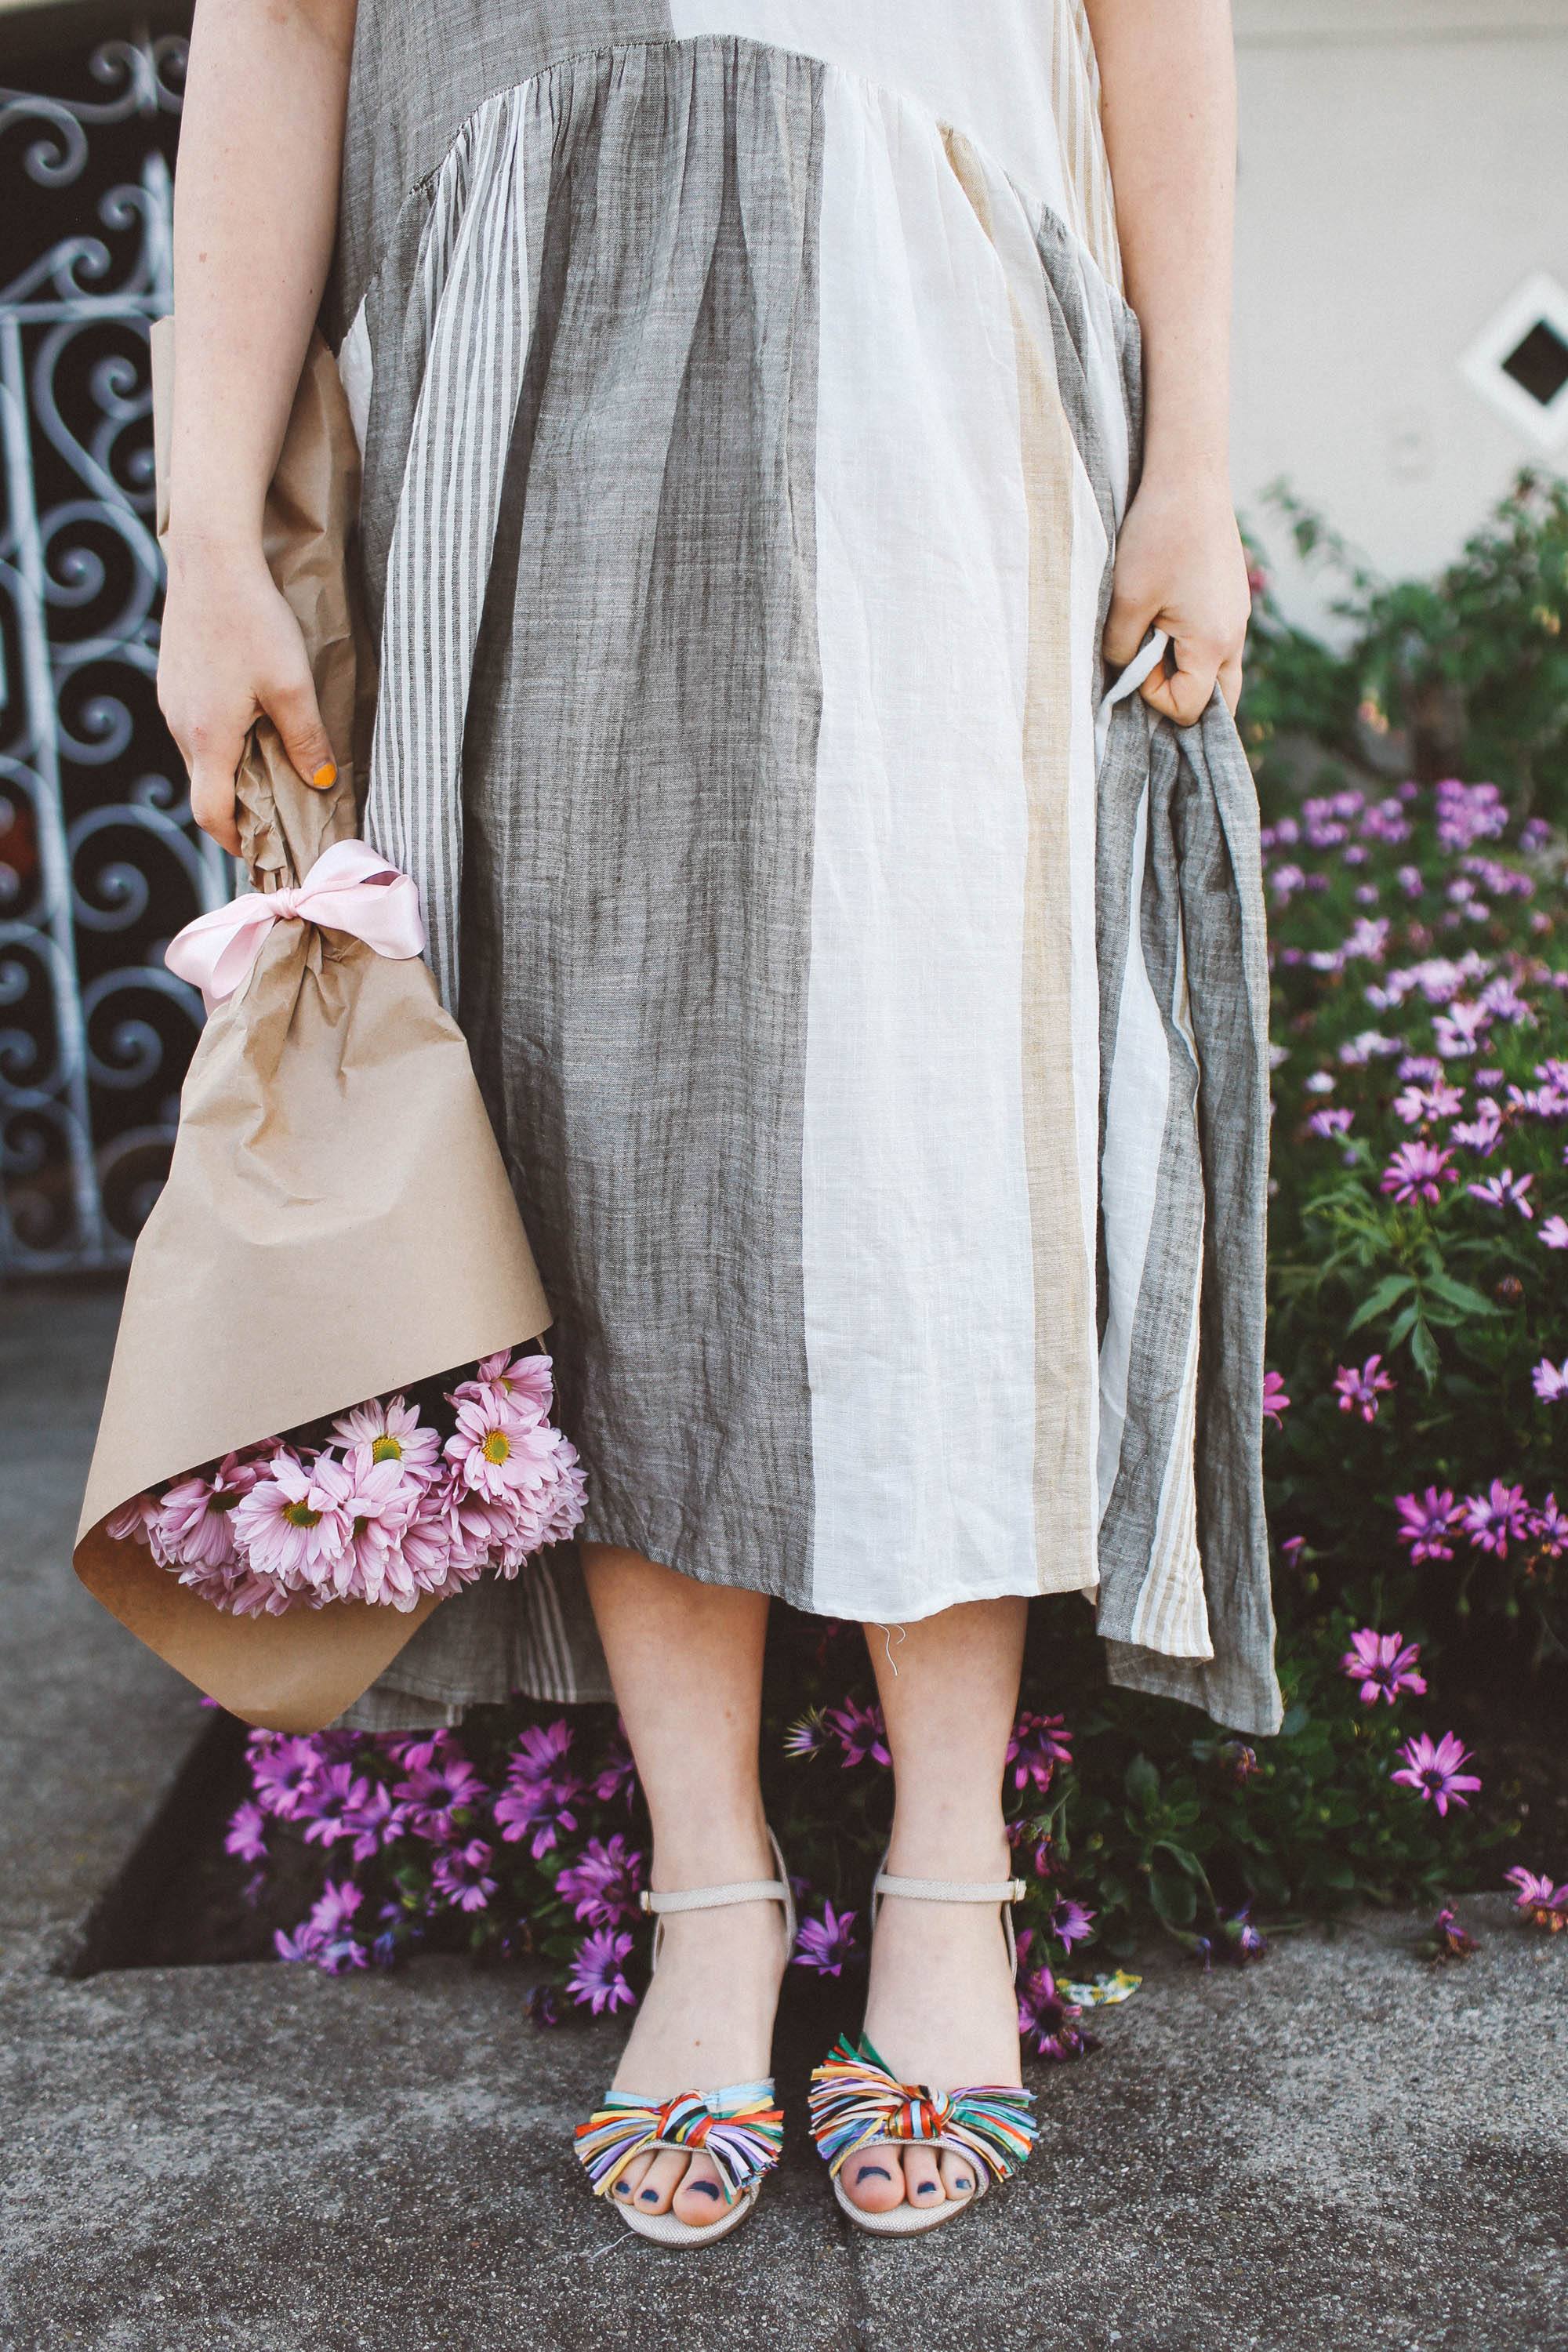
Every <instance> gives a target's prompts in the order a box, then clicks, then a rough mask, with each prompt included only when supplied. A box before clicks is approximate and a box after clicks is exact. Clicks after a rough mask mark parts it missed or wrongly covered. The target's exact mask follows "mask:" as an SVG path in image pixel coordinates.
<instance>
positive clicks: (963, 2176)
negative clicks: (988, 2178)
mask: <svg viewBox="0 0 1568 2352" xmlns="http://www.w3.org/2000/svg"><path fill="white" fill-rule="evenodd" d="M952 2185H953V2187H954V2188H955V2189H967V2188H968V2186H969V2175H968V2173H967V2172H961V2173H960V2174H959V2175H958V2176H957V2178H956V2179H955V2180H954V2181H953V2184H952Z"/></svg>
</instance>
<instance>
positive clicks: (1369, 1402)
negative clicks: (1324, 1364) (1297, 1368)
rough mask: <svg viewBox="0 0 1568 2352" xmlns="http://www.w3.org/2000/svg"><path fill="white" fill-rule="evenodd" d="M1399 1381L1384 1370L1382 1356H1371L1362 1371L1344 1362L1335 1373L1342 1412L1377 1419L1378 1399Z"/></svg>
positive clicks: (1366, 1420) (1372, 1419)
mask: <svg viewBox="0 0 1568 2352" xmlns="http://www.w3.org/2000/svg"><path fill="white" fill-rule="evenodd" d="M1396 1385H1397V1383H1396V1382H1395V1381H1394V1380H1393V1379H1392V1378H1391V1377H1390V1375H1389V1374H1388V1373H1387V1372H1385V1371H1384V1370H1383V1358H1382V1357H1381V1356H1369V1357H1368V1358H1367V1360H1366V1361H1365V1363H1364V1364H1363V1366H1362V1368H1361V1370H1360V1371H1359V1372H1358V1371H1356V1370H1353V1368H1352V1366H1351V1365H1349V1364H1342V1365H1341V1366H1340V1368H1339V1370H1338V1371H1337V1372H1336V1373H1335V1374H1334V1387H1335V1388H1336V1390H1337V1391H1339V1400H1340V1411H1341V1412H1360V1414H1361V1417H1362V1419H1363V1421H1365V1422H1373V1421H1375V1420H1376V1419H1377V1401H1378V1398H1379V1397H1380V1396H1382V1395H1385V1394H1386V1393H1387V1391H1389V1390H1390V1389H1392V1388H1394V1387H1395V1386H1396Z"/></svg>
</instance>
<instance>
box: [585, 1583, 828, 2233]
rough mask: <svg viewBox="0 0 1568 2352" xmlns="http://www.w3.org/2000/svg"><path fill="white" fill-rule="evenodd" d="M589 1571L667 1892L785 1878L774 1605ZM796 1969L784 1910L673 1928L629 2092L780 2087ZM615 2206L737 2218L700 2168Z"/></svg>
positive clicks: (705, 1918) (637, 2027)
mask: <svg viewBox="0 0 1568 2352" xmlns="http://www.w3.org/2000/svg"><path fill="white" fill-rule="evenodd" d="M584 1570H585V1572H586V1576H587V1583H588V1594H589V1598H590V1600H591V1601H592V1602H593V1606H594V1615H595V1619H596V1621H597V1622H598V1628H599V1637H600V1640H601V1641H602V1642H603V1643H604V1646H605V1658H606V1659H607V1661H608V1664H609V1669H610V1679H611V1682H612V1683H613V1684H614V1685H615V1692H616V1700H617V1701H618V1703H619V1706H620V1710H621V1715H622V1717H623V1719H624V1720H625V1723H626V1734H627V1737H628V1738H629V1739H630V1741H631V1748H632V1754H633V1755H634V1756H635V1757H636V1759H637V1778H638V1779H639V1780H640V1781H641V1783H642V1789H643V1794H644V1796H645V1797H646V1798H647V1806H648V1811H649V1814H650V1815H651V1817H652V1823H653V1867H652V1873H651V1884H652V1885H653V1886H654V1888H655V1889H656V1890H657V1891H660V1892H669V1891H671V1890H674V1889H677V1888H679V1887H683V1886H713V1885H723V1884H724V1883H725V1882H727V1881H729V1880H731V1879H737V1878H772V1877H773V1874H774V1865H773V1854H772V1851H771V1849H770V1848H769V1845H768V1840H767V1831H766V1827H765V1824H764V1822H763V1799H762V1790H761V1789H760V1787H759V1785H758V1780H757V1741H758V1737H759V1733H760V1729H761V1722H762V1690H763V1636H764V1634H765V1633H766V1630H767V1617H768V1604H767V1600H766V1597H765V1596H764V1595H763V1594H762V1593H759V1592H742V1591H736V1590H734V1589H733V1588H731V1587H730V1586H727V1585H715V1584H698V1583H696V1582H694V1580H692V1579H691V1578H690V1577H688V1576H679V1575H677V1574H676V1572H675V1570H673V1569H668V1568H660V1567H658V1566H656V1564H655V1563H654V1562H653V1561H652V1560H647V1559H641V1558H640V1557H639V1556H638V1554H637V1553H636V1552H629V1551H617V1550H616V1549H613V1548H612V1547H610V1546H609V1545H607V1544H589V1545H585V1546H584ZM787 1958H788V1954H787V1952H786V1951H785V1948H784V1915H783V1913H782V1912H781V1910H780V1909H779V1906H777V1904H774V1903H745V1904H739V1905H736V1906H734V1907H733V1908H731V1909H728V1910H722V1911H694V1912H675V1913H672V1914H670V1915H669V1916H668V1917H667V1919H666V1921H665V1930H664V1944H663V1949H662V1951H661V1952H660V1955H659V1964H658V1975H657V1977H656V1978H655V1979H654V1981H653V1983H652V1985H651V1986H650V1987H649V1989H648V1991H647V1996H646V1998H645V1999H644V2000H643V2003H642V2006H641V2007H640V2009H639V2010H638V2011H637V2019H636V2021H635V2023H634V2024H633V2027H632V2033H631V2039H630V2041H629V2042H627V2044H626V2055H625V2057H624V2058H623V2059H622V2061H621V2063H620V2066H619V2068H618V2069H617V2071H616V2081H615V2087H616V2089H617V2090H627V2091H635V2092H637V2093H641V2094H646V2095H647V2096H649V2097H651V2098H668V2097H669V2096H671V2095H673V2094H674V2093H676V2092H678V2091H693V2090H699V2091H717V2090H721V2089H723V2088H725V2087H726V2086H727V2085H728V2084H731V2083H750V2082H755V2081H758V2080H760V2079H761V2078H763V2076H765V2075H767V2074H771V2073H772V2071H773V2069H772V2062H771V2058H770V2054H769V2053H770V2051H771V2048H772V2043H773V2011H774V2010H775V2008H776V2007H777V2004H778V1991H779V1984H780V1981H781V1979H782V1978H783V1974H784V1965H785V1962H786V1960H787ZM616 2194H617V2196H619V2197H621V2198H623V2199H624V2200H627V2201H630V2200H633V2199H635V2200H636V2201H637V2207H638V2210H640V2211H644V2212H648V2213H662V2212H665V2211H667V2210H668V2211H672V2212H673V2213H674V2214H675V2215H676V2217H677V2218H678V2219H679V2220H680V2221H691V2222H695V2223H698V2224H699V2225H700V2224H702V2223H704V2222H708V2221H716V2220H717V2219H718V2217H719V2216H720V2214H721V2212H722V2211H723V2210H724V2198H723V2193H722V2190H721V2186H720V2182H719V2176H718V2174H717V2172H716V2171H715V2169H714V2167H713V2164H712V2162H711V2160H710V2158H708V2157H706V2156H702V2155H697V2156H694V2157H690V2158H688V2157H686V2156H681V2155H675V2154H668V2155H661V2156H656V2157H645V2158H641V2159H639V2161H638V2162H637V2164H635V2165H628V2166H627V2168H626V2172H625V2173H624V2174H623V2175H622V2177H621V2179H620V2181H619V2182H618V2183H617V2185H616Z"/></svg>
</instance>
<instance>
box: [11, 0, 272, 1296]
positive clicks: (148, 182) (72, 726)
mask: <svg viewBox="0 0 1568 2352" xmlns="http://www.w3.org/2000/svg"><path fill="white" fill-rule="evenodd" d="M184 58H185V44H184V40H183V39H182V38H179V37H174V36H164V37H160V38H156V39H154V38H152V37H149V36H147V35H146V34H145V33H141V34H138V35H136V36H135V37H130V38H125V39H118V40H111V41H106V42H104V43H102V44H101V45H100V47H98V48H97V49H96V50H95V51H93V53H92V55H91V56H90V58H89V59H87V61H86V64H87V72H88V75H89V79H90V80H91V82H92V83H94V84H95V85H96V86H97V88H98V89H99V90H100V92H101V95H100V96H97V97H93V96H83V97H76V96H64V97H62V96H52V95H47V94H44V93H41V92H40V93H33V92H27V91H22V90H0V165H3V166H4V168H5V169H6V170H7V171H8V172H9V173H11V174H12V175H13V176H14V177H15V178H16V183H17V185H18V187H19V188H20V190H21V194H22V197H23V198H24V199H25V200H26V199H28V198H29V197H30V202H27V201H24V202H23V203H22V205H20V206H17V205H13V206H10V207H8V211H9V213H10V216H11V217H12V218H13V219H14V218H16V215H17V212H18V210H20V211H21V212H23V213H24V214H25V215H27V216H29V217H31V218H32V219H34V220H35V221H37V222H38V223H40V224H41V225H45V226H47V230H48V231H49V232H50V234H47V235H46V236H43V237H41V238H39V239H37V240H36V243H37V247H38V249H37V250H35V251H33V252H31V253H29V254H27V255H26V256H17V255H16V254H15V253H7V254H6V255H5V257H4V261H5V265H6V266H9V265H11V264H12V263H13V262H16V263H17V264H18V266H16V268H15V271H14V274H13V275H12V276H11V278H10V279H9V282H8V283H6V284H5V285H4V286H0V463H3V467H4V474H3V481H4V497H5V504H4V511H3V520H0V1265H3V1266H4V1267H5V1269H6V1270H7V1271H9V1272H12V1273H24V1272H29V1271H32V1272H46V1271H58V1270H63V1269H90V1268H100V1267H110V1266H115V1265H123V1264H124V1263H125V1261H126V1260H127V1259H128V1258H129V1256H130V1254H131V1249H132V1244H133V1242H134V1240H135V1235H136V1233H137V1230H138V1228H139V1226H140V1224H141V1223H142V1219H143V1218H144V1216H145V1215H146V1213H147V1210H148V1208H149V1207H150V1206H151V1203H152V1202H153V1200H154V1199H155V1198H156V1195H157V1192H158V1189H159V1186H160V1185H161V1183H162V1181H163V1175H164V1172H165V1171H166V1169H167V1165H168V1159H169V1152H170V1149H171V1146H172V1144H173V1139H174V1122H175V1116H176V1108H177V1096H178V1088H179V1084H180V1080H181V1078H182V1077H183V1076H184V1069H185V1065H186V1063H187V1062H188V1060H189V1057H190V1054H191V1050H192V1048H193V1046H194V1045H195V1038H196V1034H197V1033H198V1031H199V1028H200V1024H201V1017H202V1013H201V1003H200V999H199V998H198V997H197V996H196V995H195V992H194V991H192V990H190V989H188V988H187V987H185V985H184V983H183V982H179V981H176V980H174V978H173V977H172V976H171V975H170V974H169V973H168V972H167V971H165V970H164V968H163V960H162V950H163V946H164V944H165V942H166V941H167V940H168V939H169V938H170V937H171V935H172V934H173V933H174V931H175V930H176V929H179V927H180V925H181V924H182V923H184V922H185V921H186V920H188V919H189V918H190V917H191V916H192V915H193V914H195V913H197V912H198V911H200V909H202V908H205V907H208V906H213V905H216V904H217V903H218V902H219V901H220V900H221V899H222V898H225V897H226V895H227V893H228V888H229V873H228V867H227V862H226V859H225V858H224V856H223V855H222V853H221V852H220V851H219V850H218V849H217V848H216V846H215V845H213V844H212V843H211V842H208V841H207V840H205V837H204V836H203V835H200V834H198V833H197V832H195V829H194V827H193V825H192V824H191V820H190V816H189V813H188V811H187V810H186V808H185V792H184V776H183V773H182V772H181V769H180V764H179V761H178V758H177V755H176V754H175V753H174V747H173V745H172V744H171V743H170V742H169V740H168V738H167V735H166V733H165V732H164V730H163V725H162V722H161V720H160V719H159V716H158V712H157V707H156V700H155V694H154V673H155V669H156V664H157V642H158V615H159V604H160V596H161V590H162V578H163V573H162V562H161V558H160V555H159V551H158V548H157V544H156V541H155V539H154V537H153V459H152V431H151V407H152V399H151V389H150V383H149V376H148V359H147V330H148V325H149V322H150V321H151V320H153V319H154V318H156V317H159V316H160V315H162V313H163V312H164V311H165V310H168V309H169V308H170V306H171V301H172V287H171V268H170V172H169V157H170V153H171V152H172V146H173V136H174V118H175V117H176V116H177V114H178V110H179V106H180V96H181V90H182V88H183V81H184ZM128 165H129V166H130V167H131V171H130V174H129V175H127V166H128ZM106 183H107V184H106ZM95 191H97V193H95ZM50 200H56V201H55V202H54V203H53V204H52V205H51V202H50ZM60 205H65V206H68V207H69V208H70V210H72V211H74V213H75V214H76V216H77V223H78V225H77V226H72V227H70V228H69V229H68V232H67V233H66V234H63V235H61V234H58V230H59V227H60V211H59V207H60ZM67 217H68V215H67ZM84 220H85V222H86V223H87V224H88V225H87V226H81V225H80V224H81V223H82V222H83V221H84Z"/></svg>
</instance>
